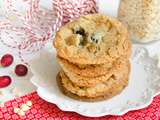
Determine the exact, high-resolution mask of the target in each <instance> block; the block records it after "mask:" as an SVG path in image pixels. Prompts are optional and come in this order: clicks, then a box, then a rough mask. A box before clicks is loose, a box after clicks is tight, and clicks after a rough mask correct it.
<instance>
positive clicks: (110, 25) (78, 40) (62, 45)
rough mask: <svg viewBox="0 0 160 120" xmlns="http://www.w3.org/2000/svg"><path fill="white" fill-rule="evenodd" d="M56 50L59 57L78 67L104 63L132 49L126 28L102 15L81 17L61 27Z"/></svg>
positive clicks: (55, 45) (57, 36) (124, 54)
mask: <svg viewBox="0 0 160 120" xmlns="http://www.w3.org/2000/svg"><path fill="white" fill-rule="evenodd" d="M54 47H55V48H56V50H57V54H58V56H60V57H62V58H64V59H66V60H68V61H70V62H72V63H75V64H104V63H109V62H112V61H114V60H116V59H117V58H119V57H121V56H127V54H128V51H130V50H131V41H130V38H129V34H128V31H127V29H126V27H125V26H123V25H122V24H121V22H119V21H118V20H116V19H113V18H109V17H107V16H104V15H101V14H91V15H86V16H82V17H80V18H79V19H77V20H74V21H72V22H69V23H67V24H65V25H64V26H62V27H61V28H60V30H59V31H58V32H57V33H56V36H55V39H54Z"/></svg>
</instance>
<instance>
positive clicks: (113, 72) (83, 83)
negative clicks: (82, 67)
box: [62, 61, 129, 87]
mask: <svg viewBox="0 0 160 120" xmlns="http://www.w3.org/2000/svg"><path fill="white" fill-rule="evenodd" d="M128 65H129V61H127V62H124V63H123V64H121V65H120V66H117V67H115V66H114V67H113V68H110V69H108V71H107V72H106V74H104V75H101V76H97V77H84V76H81V75H78V74H76V73H74V72H70V71H69V69H67V68H66V67H63V68H62V69H63V71H64V73H65V74H66V75H67V76H68V78H69V79H70V80H71V81H72V83H73V84H75V85H77V86H80V87H94V86H96V85H97V84H99V83H103V82H107V80H109V78H110V77H111V76H114V78H116V79H120V78H122V77H123V76H126V74H127V73H128Z"/></svg>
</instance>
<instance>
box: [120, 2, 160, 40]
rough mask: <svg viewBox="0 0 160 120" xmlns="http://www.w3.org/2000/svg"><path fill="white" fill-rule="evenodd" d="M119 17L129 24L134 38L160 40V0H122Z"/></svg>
mask: <svg viewBox="0 0 160 120" xmlns="http://www.w3.org/2000/svg"><path fill="white" fill-rule="evenodd" d="M119 19H120V20H121V21H122V22H123V23H124V24H126V25H127V26H128V29H129V31H130V34H131V38H132V39H133V40H136V41H138V42H141V43H147V42H151V41H155V40H160V0H121V3H120V8H119Z"/></svg>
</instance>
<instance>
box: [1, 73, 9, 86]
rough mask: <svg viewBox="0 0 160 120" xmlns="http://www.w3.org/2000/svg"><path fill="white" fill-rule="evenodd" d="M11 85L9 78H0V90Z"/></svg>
mask: <svg viewBox="0 0 160 120" xmlns="http://www.w3.org/2000/svg"><path fill="white" fill-rule="evenodd" d="M10 84H11V78H10V77H9V76H0V88H3V87H7V86H8V85H10Z"/></svg>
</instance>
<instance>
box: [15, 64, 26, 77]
mask: <svg viewBox="0 0 160 120" xmlns="http://www.w3.org/2000/svg"><path fill="white" fill-rule="evenodd" d="M27 72H28V68H27V67H26V66H25V65H23V64H18V65H16V68H15V73H16V75H18V76H25V75H26V74H27Z"/></svg>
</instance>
